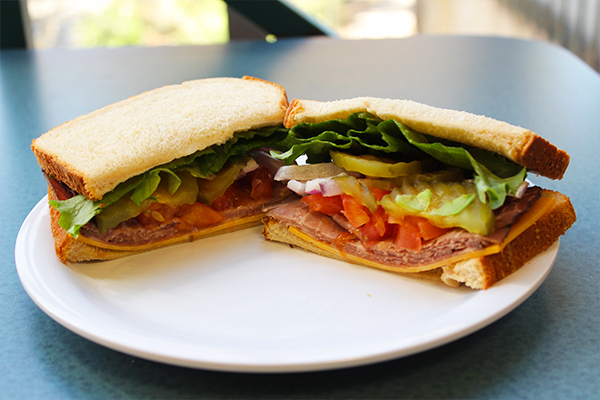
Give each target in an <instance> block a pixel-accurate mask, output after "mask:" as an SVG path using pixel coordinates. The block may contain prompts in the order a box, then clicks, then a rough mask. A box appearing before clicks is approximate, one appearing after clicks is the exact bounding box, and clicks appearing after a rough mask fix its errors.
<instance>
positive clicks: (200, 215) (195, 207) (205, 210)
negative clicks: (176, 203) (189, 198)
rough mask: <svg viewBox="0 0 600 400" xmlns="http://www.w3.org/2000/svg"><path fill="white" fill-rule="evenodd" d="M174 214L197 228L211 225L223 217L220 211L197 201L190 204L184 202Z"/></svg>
mask: <svg viewBox="0 0 600 400" xmlns="http://www.w3.org/2000/svg"><path fill="white" fill-rule="evenodd" d="M176 216H178V217H179V218H181V220H182V221H184V222H186V223H188V224H191V225H194V226H197V227H198V228H203V227H205V226H209V225H213V224H215V223H217V222H220V221H222V220H224V219H225V217H224V216H223V215H221V213H219V212H217V211H215V210H213V209H212V208H210V207H209V206H207V205H205V204H202V203H199V202H196V203H194V204H192V205H190V204H184V205H183V206H181V208H180V209H179V211H178V212H177V214H176Z"/></svg>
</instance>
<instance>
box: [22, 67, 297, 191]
mask: <svg viewBox="0 0 600 400" xmlns="http://www.w3.org/2000/svg"><path fill="white" fill-rule="evenodd" d="M287 106H288V101H287V96H286V93H285V90H284V89H283V88H282V87H281V86H279V85H277V84H274V83H271V82H268V81H264V80H261V79H257V78H252V77H244V78H213V79H200V80H194V81H188V82H184V83H182V84H180V85H170V86H164V87H161V88H158V89H154V90H151V91H148V92H144V93H142V94H140V95H137V96H133V97H130V98H128V99H126V100H123V101H120V102H118V103H115V104H112V105H109V106H106V107H104V108H101V109H99V110H97V111H94V112H92V113H90V114H87V115H84V116H80V117H78V118H75V119H73V120H71V121H69V122H67V123H65V124H62V125H60V126H58V127H56V128H54V129H52V130H51V131H49V132H47V133H45V134H43V135H42V136H41V137H39V138H38V139H35V140H34V141H33V142H32V146H31V147H32V150H33V152H34V153H35V155H36V158H37V160H38V163H39V164H40V166H41V167H42V170H43V171H44V172H46V173H48V174H50V175H52V176H54V177H55V178H56V179H58V180H59V181H62V182H64V183H65V184H67V185H68V186H69V187H70V188H71V189H73V190H75V191H76V192H78V193H80V194H83V195H85V196H86V197H87V198H89V199H90V200H99V199H101V198H102V196H103V195H104V194H106V193H108V192H110V191H111V190H113V189H114V188H115V187H116V186H117V185H118V184H119V183H121V182H124V181H125V180H127V179H129V178H131V177H133V176H136V175H139V174H141V173H144V172H146V171H147V170H149V169H151V168H153V167H155V166H158V165H161V164H165V163H167V162H170V161H172V160H174V159H177V158H181V157H184V156H187V155H189V154H192V153H194V152H196V151H198V150H203V149H205V148H207V147H209V146H212V145H219V144H222V143H225V142H226V141H228V140H229V139H230V138H231V137H232V136H233V134H234V133H235V132H239V131H247V130H249V129H253V128H261V127H264V126H272V125H278V124H281V123H282V121H283V117H284V115H285V112H286V109H287Z"/></svg>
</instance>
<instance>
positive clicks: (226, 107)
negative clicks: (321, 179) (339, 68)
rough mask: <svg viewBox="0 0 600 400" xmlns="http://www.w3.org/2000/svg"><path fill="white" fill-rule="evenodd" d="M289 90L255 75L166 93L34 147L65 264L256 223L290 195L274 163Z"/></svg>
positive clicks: (120, 106)
mask: <svg viewBox="0 0 600 400" xmlns="http://www.w3.org/2000/svg"><path fill="white" fill-rule="evenodd" d="M287 106H288V100H287V96H286V93H285V90H284V89H283V88H282V87H281V86H279V85H276V84H274V83H271V82H268V81H264V80H260V79H257V78H252V77H244V78H213V79H201V80H194V81H188V82H184V83H182V84H180V85H170V86H165V87H161V88H158V89H155V90H151V91H148V92H145V93H142V94H140V95H137V96H133V97H130V98H128V99H126V100H123V101H120V102H118V103H115V104H112V105H109V106H107V107H104V108H102V109H100V110H97V111H94V112H92V113H90V114H87V115H84V116H80V117H78V118H75V119H73V120H71V121H69V122H67V123H65V124H63V125H60V126H58V127H56V128H54V129H52V130H51V131H49V132H47V133H45V134H43V135H42V136H40V137H39V138H37V139H35V140H34V141H33V142H32V150H33V152H34V154H35V156H36V158H37V161H38V163H39V165H40V166H41V168H42V170H43V173H44V175H45V177H46V179H47V181H48V198H49V203H50V214H51V227H52V233H53V236H54V239H55V247H56V254H57V256H58V257H59V258H60V259H61V260H62V261H63V262H67V261H71V262H78V261H89V260H108V259H114V258H119V257H124V256H128V255H131V254H136V253H140V252H144V251H148V250H153V249H156V248H159V247H163V246H167V245H172V244H176V243H180V242H185V241H191V240H194V239H198V238H201V237H206V236H211V235H216V234H219V233H223V232H229V231H235V230H237V229H241V228H245V227H249V226H254V225H258V224H260V223H261V218H262V217H263V216H264V212H263V208H264V207H268V206H271V205H273V204H276V203H278V202H280V201H283V200H284V199H285V197H286V196H287V195H288V194H289V190H288V189H286V187H285V185H284V184H282V183H277V182H274V181H273V174H274V172H275V171H276V169H277V167H278V166H279V165H280V164H281V163H282V162H281V161H278V160H275V159H273V158H272V157H270V156H269V151H270V150H271V149H274V148H277V147H276V146H277V143H279V142H280V141H281V140H282V138H283V137H285V134H286V130H285V129H283V127H282V122H283V118H284V115H285V112H286V109H287Z"/></svg>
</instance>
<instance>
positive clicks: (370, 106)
mask: <svg viewBox="0 0 600 400" xmlns="http://www.w3.org/2000/svg"><path fill="white" fill-rule="evenodd" d="M365 111H366V112H369V113H371V114H374V115H376V116H378V117H379V118H381V119H394V120H396V121H398V122H400V123H402V124H405V125H407V126H409V127H411V128H413V129H415V130H417V131H419V132H422V133H426V134H429V135H433V136H436V137H439V138H442V139H448V140H453V141H457V142H461V143H464V144H467V145H470V146H475V147H479V148H482V149H486V150H490V151H493V152H496V153H498V154H501V155H503V156H505V157H507V158H509V159H511V160H513V161H514V162H516V163H518V164H521V165H523V166H525V167H527V168H528V169H530V170H532V171H534V172H536V173H538V174H540V175H543V176H545V177H547V178H550V179H561V178H562V177H563V175H564V173H565V171H566V169H567V166H568V165H569V155H568V154H567V153H566V152H565V151H564V150H560V149H558V148H557V147H556V146H554V145H552V144H551V143H549V142H548V141H547V140H545V139H543V138H541V137H540V136H538V135H537V134H535V133H533V132H531V131H530V130H528V129H524V128H521V127H518V126H514V125H511V124H508V123H506V122H502V121H497V120H495V119H492V118H488V117H485V116H482V115H475V114H470V113H467V112H463V111H454V110H447V109H441V108H436V107H431V106H427V105H424V104H420V103H416V102H414V101H409V100H392V99H380V98H374V97H358V98H353V99H346V100H337V101H331V102H320V101H313V100H301V99H294V100H292V102H291V103H290V106H289V107H288V110H287V113H286V115H285V119H284V125H285V126H286V127H287V128H291V127H293V126H295V125H297V124H299V123H303V122H308V123H317V122H322V121H327V120H331V119H340V118H346V117H347V116H349V115H350V114H352V113H355V112H365Z"/></svg>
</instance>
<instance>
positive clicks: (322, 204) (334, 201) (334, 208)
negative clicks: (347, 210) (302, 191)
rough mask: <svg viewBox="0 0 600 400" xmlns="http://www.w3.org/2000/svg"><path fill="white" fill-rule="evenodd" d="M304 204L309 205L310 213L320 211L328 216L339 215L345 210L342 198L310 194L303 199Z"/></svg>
mask: <svg viewBox="0 0 600 400" xmlns="http://www.w3.org/2000/svg"><path fill="white" fill-rule="evenodd" d="M302 202H304V203H305V204H306V205H308V208H310V211H318V212H322V213H323V214H327V215H335V214H339V213H340V212H341V211H342V210H343V209H344V206H343V205H342V198H341V197H340V196H331V197H324V196H323V195H322V194H321V193H317V194H310V195H308V196H305V197H303V198H302Z"/></svg>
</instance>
